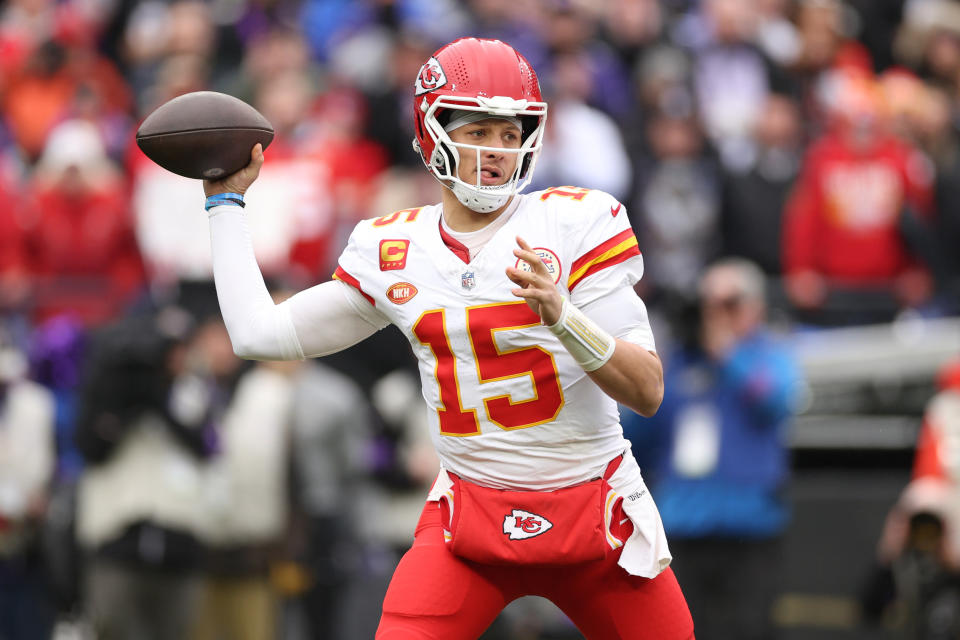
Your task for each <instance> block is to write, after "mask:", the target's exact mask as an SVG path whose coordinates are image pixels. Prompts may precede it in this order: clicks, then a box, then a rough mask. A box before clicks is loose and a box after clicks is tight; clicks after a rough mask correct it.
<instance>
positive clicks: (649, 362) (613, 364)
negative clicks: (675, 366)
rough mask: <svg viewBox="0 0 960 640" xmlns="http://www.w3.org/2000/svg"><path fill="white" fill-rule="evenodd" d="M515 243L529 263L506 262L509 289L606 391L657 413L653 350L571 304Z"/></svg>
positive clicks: (658, 375)
mask: <svg viewBox="0 0 960 640" xmlns="http://www.w3.org/2000/svg"><path fill="white" fill-rule="evenodd" d="M517 244H518V245H519V249H515V250H514V255H516V256H517V257H518V258H520V259H521V260H523V261H525V262H527V263H528V264H530V265H531V267H532V269H531V270H530V271H524V270H522V269H517V268H515V267H508V268H507V277H508V278H510V280H511V281H513V282H514V283H515V284H517V285H518V287H517V288H516V289H513V295H515V296H517V297H519V298H523V299H524V300H526V302H527V304H529V305H530V308H531V309H533V310H534V311H535V312H536V313H537V314H538V315H539V316H540V318H541V320H542V321H543V324H545V325H547V327H548V328H549V329H550V330H551V331H552V332H553V333H554V335H556V336H557V337H558V338H559V339H560V342H561V344H563V346H564V347H566V349H567V350H568V351H569V352H570V354H571V355H572V356H573V358H574V360H576V361H577V363H578V364H579V365H580V366H581V367H583V368H584V370H585V371H586V372H587V375H589V376H590V379H591V380H593V381H594V382H595V383H596V384H597V386H599V387H600V388H601V389H603V391H604V392H605V393H606V394H607V395H609V396H610V397H611V398H613V399H614V400H616V401H617V402H619V403H621V404H623V405H626V406H628V407H630V408H631V409H633V410H634V411H636V412H637V413H639V414H640V415H643V416H648V417H649V416H652V415H653V414H654V413H656V412H657V409H658V408H659V407H660V403H661V402H662V401H663V367H662V366H661V363H660V358H659V357H658V356H657V354H656V353H654V352H653V351H651V350H649V349H647V348H645V347H644V346H641V344H636V343H635V342H634V341H629V340H625V339H621V338H615V337H614V336H612V335H611V334H610V333H609V332H608V331H606V330H605V329H603V328H602V327H601V326H600V325H599V324H597V323H596V322H594V321H593V320H591V319H590V317H588V316H587V314H585V313H584V312H583V311H581V310H580V309H577V308H576V307H574V306H573V304H572V303H571V302H570V301H569V300H568V299H566V298H565V297H564V296H562V295H560V292H559V291H558V290H557V287H556V285H555V284H554V282H553V278H552V277H551V276H550V273H549V271H548V270H547V267H546V266H545V265H544V264H543V261H542V260H540V257H539V256H538V255H537V254H536V253H535V252H534V251H532V250H531V248H530V246H529V245H528V244H527V243H526V242H525V241H524V240H523V239H522V238H519V237H518V238H517ZM630 293H631V294H632V292H630ZM638 302H639V301H638ZM641 304H642V303H641Z"/></svg>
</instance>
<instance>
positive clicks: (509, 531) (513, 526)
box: [503, 509, 553, 540]
mask: <svg viewBox="0 0 960 640" xmlns="http://www.w3.org/2000/svg"><path fill="white" fill-rule="evenodd" d="M552 527H553V523H552V522H550V521H549V520H547V519H546V518H544V517H543V516H538V515H537V514H535V513H530V512H529V511H524V510H523V509H513V510H512V511H511V512H510V514H509V515H507V516H504V518H503V533H504V535H507V536H510V539H511V540H526V539H527V538H533V537H534V536H538V535H540V534H541V533H546V532H547V531H548V530H550V529H551V528H552Z"/></svg>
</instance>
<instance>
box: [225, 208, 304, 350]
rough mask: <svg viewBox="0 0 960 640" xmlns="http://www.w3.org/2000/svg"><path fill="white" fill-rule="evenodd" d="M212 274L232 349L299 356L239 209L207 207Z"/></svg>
mask: <svg viewBox="0 0 960 640" xmlns="http://www.w3.org/2000/svg"><path fill="white" fill-rule="evenodd" d="M209 218H210V248H211V252H212V256H213V277H214V281H215V282H216V285H217V299H218V300H219V302H220V311H221V313H222V314H223V321H224V324H225V325H226V327H227V332H228V333H229V334H230V342H231V343H232V344H233V350H234V353H236V354H237V355H238V356H240V357H241V358H248V359H256V360H296V359H300V358H302V357H303V353H302V352H301V350H300V346H299V343H298V341H297V338H296V332H295V330H294V329H293V327H292V324H291V320H290V317H289V314H288V313H287V312H286V311H285V310H284V309H281V308H279V307H278V306H277V305H275V304H274V302H273V299H272V298H271V297H270V292H269V291H267V287H266V284H265V283H264V281H263V276H262V275H261V273H260V267H259V266H258V265H257V260H256V257H255V256H254V253H253V243H252V241H251V239H250V230H249V228H248V226H247V221H246V219H245V217H244V214H243V209H241V208H240V207H236V206H219V207H214V208H212V209H211V210H210V212H209Z"/></svg>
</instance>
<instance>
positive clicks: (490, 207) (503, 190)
mask: <svg viewBox="0 0 960 640" xmlns="http://www.w3.org/2000/svg"><path fill="white" fill-rule="evenodd" d="M446 186H447V188H448V189H450V190H451V191H453V195H455V196H456V197H457V200H459V201H460V203H461V204H462V205H463V206H465V207H467V208H468V209H470V210H471V211H476V212H477V213H491V212H493V211H496V210H497V209H499V208H500V207H502V206H503V205H505V204H507V201H508V200H509V199H510V196H511V195H512V191H513V190H512V189H511V188H510V185H509V184H506V185H502V186H496V187H473V188H470V187H467V186H466V185H464V184H462V183H459V182H454V183H453V184H447V185H446Z"/></svg>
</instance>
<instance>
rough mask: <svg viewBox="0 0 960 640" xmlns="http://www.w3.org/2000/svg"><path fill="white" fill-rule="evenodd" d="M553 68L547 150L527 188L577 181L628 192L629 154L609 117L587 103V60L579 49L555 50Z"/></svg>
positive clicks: (613, 192)
mask: <svg viewBox="0 0 960 640" xmlns="http://www.w3.org/2000/svg"><path fill="white" fill-rule="evenodd" d="M552 73H553V76H552V85H553V86H552V90H553V95H552V96H551V97H550V98H548V100H549V102H550V118H549V119H548V120H547V128H548V129H547V133H546V135H547V136H549V137H550V149H551V153H549V154H543V155H542V156H541V157H540V159H539V160H538V162H537V174H536V175H537V177H536V178H535V179H534V183H533V184H532V186H531V187H530V189H531V190H535V189H538V188H547V187H556V186H562V185H566V184H573V183H576V184H582V185H583V186H584V187H585V188H587V189H601V190H603V191H606V192H608V193H610V194H611V195H613V196H614V197H615V198H617V199H619V200H623V199H624V198H625V197H626V196H627V195H629V186H630V175H631V173H632V172H631V167H630V158H629V157H628V156H627V151H626V149H625V148H624V144H623V137H622V135H621V134H620V131H619V129H618V128H617V125H616V123H615V122H614V120H613V119H612V118H611V117H610V116H609V115H607V114H606V113H604V112H603V111H600V110H599V109H595V108H593V107H590V106H588V105H587V104H586V99H587V96H588V95H589V94H590V92H591V87H592V86H593V78H592V76H591V74H590V68H589V66H588V61H587V60H586V58H585V56H584V55H583V54H574V53H566V54H558V55H557V56H556V57H555V58H554V63H553V69H552Z"/></svg>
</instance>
